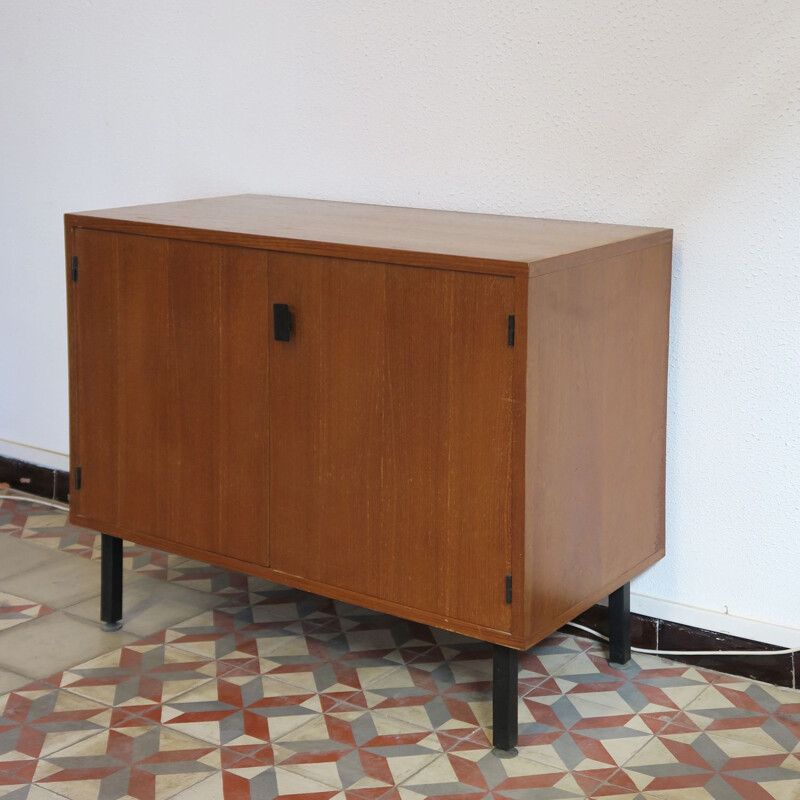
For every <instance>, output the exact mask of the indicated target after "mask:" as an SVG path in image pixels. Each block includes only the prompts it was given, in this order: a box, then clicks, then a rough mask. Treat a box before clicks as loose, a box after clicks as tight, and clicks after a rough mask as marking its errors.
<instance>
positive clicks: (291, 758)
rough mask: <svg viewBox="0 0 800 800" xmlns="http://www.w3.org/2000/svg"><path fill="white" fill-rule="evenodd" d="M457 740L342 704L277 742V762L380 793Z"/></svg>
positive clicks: (359, 789)
mask: <svg viewBox="0 0 800 800" xmlns="http://www.w3.org/2000/svg"><path fill="white" fill-rule="evenodd" d="M454 743H455V740H452V741H448V740H447V739H446V737H445V739H444V745H443V740H442V739H440V737H439V736H437V735H436V734H435V733H432V732H431V731H429V730H425V729H423V728H419V727H417V726H415V725H411V724H408V723H404V722H401V721H399V720H397V719H395V718H392V717H389V716H387V715H384V714H381V713H379V712H370V711H367V710H364V709H360V708H356V707H354V706H351V705H349V704H347V703H342V704H339V705H337V706H335V707H333V708H332V709H331V710H329V711H327V712H326V713H324V714H320V715H318V716H316V717H314V718H313V719H312V720H310V721H309V722H307V723H306V724H305V725H303V726H301V727H299V728H296V729H295V730H293V731H291V732H290V733H288V734H286V735H284V736H282V737H280V738H279V739H277V740H275V741H274V742H273V751H274V757H275V763H276V764H277V765H280V766H281V767H284V768H286V769H292V770H294V771H295V772H298V773H300V774H303V775H306V776H308V777H311V778H314V779H315V780H319V781H321V782H323V783H328V784H329V785H331V786H334V787H336V788H339V789H347V790H349V791H356V792H368V793H370V794H372V795H373V796H379V795H380V794H382V793H383V792H385V791H387V790H389V789H390V788H392V787H393V786H395V785H396V784H398V783H400V782H401V781H402V780H404V779H405V778H407V777H409V776H410V775H412V774H413V773H415V772H417V771H418V770H420V769H421V768H422V767H424V766H425V765H426V764H428V763H430V762H431V761H433V759H435V758H436V757H437V756H439V755H440V754H441V753H442V752H443V750H444V749H445V746H446V745H449V744H454Z"/></svg>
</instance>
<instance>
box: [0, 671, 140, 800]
mask: <svg viewBox="0 0 800 800" xmlns="http://www.w3.org/2000/svg"><path fill="white" fill-rule="evenodd" d="M132 724H141V722H139V723H135V718H134V717H133V715H131V714H130V713H128V712H127V711H126V710H124V709H111V708H109V707H108V706H104V705H102V704H100V703H95V702H93V701H91V700H87V699H86V698H83V697H78V696H76V695H74V694H71V693H70V692H66V691H63V690H58V689H53V688H52V687H51V686H49V685H48V684H45V683H40V682H36V683H33V684H29V685H28V686H25V687H22V688H21V689H19V690H17V691H14V692H10V693H9V694H7V695H4V696H3V697H0V772H2V773H6V774H8V773H15V774H16V775H17V776H21V777H22V778H23V779H27V780H30V778H31V776H32V774H33V770H34V769H35V767H36V763H37V760H38V759H40V758H43V757H45V756H48V755H50V754H51V753H55V752H57V751H58V750H60V749H62V748H63V747H67V746H69V745H72V744H74V743H76V742H79V741H80V740H82V739H86V738H88V737H90V736H94V735H95V734H97V733H99V732H101V731H105V730H107V729H109V728H124V727H126V726H129V725H132ZM0 796H2V795H0Z"/></svg>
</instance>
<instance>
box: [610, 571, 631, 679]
mask: <svg viewBox="0 0 800 800" xmlns="http://www.w3.org/2000/svg"><path fill="white" fill-rule="evenodd" d="M608 639H609V641H608V651H609V657H608V661H609V663H610V664H611V666H613V667H624V666H625V665H626V664H627V663H628V662H629V661H630V660H631V585H630V584H629V583H626V584H624V585H623V586H620V587H619V589H617V591H616V592H612V593H611V594H610V595H609V596H608Z"/></svg>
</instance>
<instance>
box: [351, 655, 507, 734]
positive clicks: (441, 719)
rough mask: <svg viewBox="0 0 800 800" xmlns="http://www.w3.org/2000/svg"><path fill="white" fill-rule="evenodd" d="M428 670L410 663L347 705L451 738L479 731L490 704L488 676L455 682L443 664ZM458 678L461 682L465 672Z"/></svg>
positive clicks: (480, 674) (378, 680) (427, 665)
mask: <svg viewBox="0 0 800 800" xmlns="http://www.w3.org/2000/svg"><path fill="white" fill-rule="evenodd" d="M431 666H432V664H431V662H426V663H425V664H424V665H418V664H413V663H412V664H409V665H408V666H402V667H398V668H397V669H394V670H391V671H389V672H388V673H387V674H385V675H383V676H381V677H379V678H378V679H377V680H375V681H374V682H372V683H371V684H369V685H368V686H366V687H365V688H363V689H362V690H361V691H360V692H358V693H357V694H355V695H351V696H350V697H349V698H348V702H349V703H352V704H354V705H358V706H361V707H363V708H368V709H372V710H375V711H381V712H383V713H385V714H387V715H389V716H392V717H394V718H395V719H398V720H402V721H404V722H408V723H410V724H412V725H417V726H419V727H422V728H426V729H427V730H432V731H442V732H448V733H450V734H451V735H454V736H459V737H466V736H468V735H470V734H471V733H474V732H475V731H476V730H477V729H480V727H481V723H482V721H485V719H486V716H487V714H490V710H489V711H487V710H486V707H487V706H488V705H490V704H491V689H492V683H491V676H487V675H483V674H482V673H478V674H477V675H470V676H469V677H472V678H478V680H471V681H465V682H457V681H456V678H455V676H454V674H453V670H452V669H451V667H450V666H449V664H448V663H447V662H442V663H441V664H439V666H438V667H437V668H435V669H431ZM458 674H459V675H460V676H461V677H462V678H463V677H464V676H465V671H463V670H460V671H459V672H458Z"/></svg>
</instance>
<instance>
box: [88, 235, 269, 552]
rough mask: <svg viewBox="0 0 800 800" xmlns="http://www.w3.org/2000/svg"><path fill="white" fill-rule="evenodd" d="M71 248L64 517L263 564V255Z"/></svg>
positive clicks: (153, 247) (115, 245)
mask: <svg viewBox="0 0 800 800" xmlns="http://www.w3.org/2000/svg"><path fill="white" fill-rule="evenodd" d="M75 247H76V252H77V255H78V258H79V265H80V267H79V280H78V282H77V283H76V284H75V286H74V291H75V303H74V304H73V308H74V309H75V313H76V315H77V326H76V328H77V338H78V347H77V352H76V356H77V365H76V369H75V373H74V375H75V376H76V379H77V380H78V381H79V383H78V389H77V404H78V412H77V416H78V423H77V436H78V442H77V448H76V452H75V453H74V457H73V461H74V463H75V464H76V465H80V466H81V468H82V488H81V489H80V491H78V492H74V493H73V495H74V497H75V502H76V505H75V506H74V507H75V510H76V513H77V514H79V515H81V516H85V517H90V518H92V519H95V520H99V521H104V520H105V521H108V522H110V523H113V524H115V525H116V526H119V527H121V528H124V529H125V530H128V531H130V532H131V535H135V533H137V532H140V533H144V534H148V535H150V536H157V537H159V538H161V539H164V540H165V541H166V542H170V541H173V542H183V543H186V544H190V545H192V546H194V547H199V548H202V549H203V550H207V551H210V552H215V553H222V554H226V555H231V556H235V557H237V558H242V559H246V560H248V561H252V562H254V563H257V564H264V565H267V564H268V563H269V561H268V556H269V542H268V522H267V503H266V499H267V494H268V488H267V487H268V472H267V462H268V439H267V430H266V422H265V420H266V417H267V413H268V412H267V380H268V364H267V357H268V336H269V327H268V326H269V316H268V308H267V302H266V300H267V270H266V254H264V253H258V252H256V251H249V250H243V249H238V248H226V247H216V246H212V245H205V244H196V243H190V242H178V241H171V240H167V239H158V238H149V237H140V236H130V235H125V234H110V233H101V232H95V231H87V230H80V229H79V230H77V231H76V236H75ZM98 409H99V410H100V413H98Z"/></svg>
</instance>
